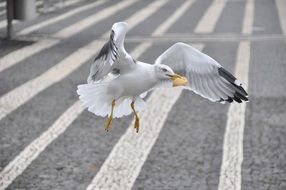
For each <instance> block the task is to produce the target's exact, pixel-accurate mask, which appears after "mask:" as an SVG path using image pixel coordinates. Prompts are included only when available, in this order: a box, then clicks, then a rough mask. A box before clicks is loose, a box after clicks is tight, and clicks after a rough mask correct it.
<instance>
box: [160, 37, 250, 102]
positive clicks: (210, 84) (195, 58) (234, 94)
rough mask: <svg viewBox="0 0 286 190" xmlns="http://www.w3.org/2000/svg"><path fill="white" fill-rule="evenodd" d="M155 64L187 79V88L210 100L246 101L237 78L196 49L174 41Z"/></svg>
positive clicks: (245, 94) (246, 95)
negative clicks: (166, 67) (163, 65)
mask: <svg viewBox="0 0 286 190" xmlns="http://www.w3.org/2000/svg"><path fill="white" fill-rule="evenodd" d="M155 64H165V65H168V66H169V67H171V68H172V69H173V70H174V72H175V73H178V74H181V75H184V76H186V77H187V78H188V81H189V86H188V89H190V90H192V91H194V92H195V93H196V94H199V95H201V96H202V97H204V98H207V99H209V100H211V101H213V102H221V103H224V102H225V101H227V102H233V100H235V101H236V102H239V103H241V102H242V100H244V101H248V98H247V97H248V94H247V93H246V91H245V90H244V89H243V87H242V85H241V83H240V82H239V80H237V79H236V78H235V77H234V76H233V75H232V74H231V73H229V72H228V71H227V70H225V69H224V68H223V67H222V66H221V65H220V64H219V63H218V62H217V61H215V60H214V59H212V58H211V57H209V56H208V55H206V54H204V53H202V52H200V51H198V50H197V49H195V48H193V47H191V46H189V45H187V44H184V43H181V42H179V43H176V44H174V45H173V46H171V47H170V48H169V49H168V50H166V51H165V52H164V53H163V54H162V55H160V56H159V57H158V58H157V60H156V62H155Z"/></svg>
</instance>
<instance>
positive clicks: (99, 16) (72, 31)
mask: <svg viewBox="0 0 286 190" xmlns="http://www.w3.org/2000/svg"><path fill="white" fill-rule="evenodd" d="M137 1H138V0H126V1H120V2H119V3H117V4H116V6H112V7H110V8H106V9H104V10H103V11H99V12H97V13H95V14H93V15H91V16H89V17H86V18H85V19H83V20H81V21H79V22H76V23H74V24H72V25H70V26H68V27H66V28H65V29H63V30H61V31H59V32H57V33H55V34H53V35H52V36H53V37H55V38H69V37H71V36H73V35H76V34H78V33H80V32H82V31H83V30H85V29H86V28H88V27H90V26H92V25H93V24H95V23H96V22H99V21H100V20H103V19H105V18H108V17H109V16H110V15H112V14H114V12H117V11H120V10H122V9H124V8H126V7H128V6H130V5H131V4H133V3H135V2H137Z"/></svg>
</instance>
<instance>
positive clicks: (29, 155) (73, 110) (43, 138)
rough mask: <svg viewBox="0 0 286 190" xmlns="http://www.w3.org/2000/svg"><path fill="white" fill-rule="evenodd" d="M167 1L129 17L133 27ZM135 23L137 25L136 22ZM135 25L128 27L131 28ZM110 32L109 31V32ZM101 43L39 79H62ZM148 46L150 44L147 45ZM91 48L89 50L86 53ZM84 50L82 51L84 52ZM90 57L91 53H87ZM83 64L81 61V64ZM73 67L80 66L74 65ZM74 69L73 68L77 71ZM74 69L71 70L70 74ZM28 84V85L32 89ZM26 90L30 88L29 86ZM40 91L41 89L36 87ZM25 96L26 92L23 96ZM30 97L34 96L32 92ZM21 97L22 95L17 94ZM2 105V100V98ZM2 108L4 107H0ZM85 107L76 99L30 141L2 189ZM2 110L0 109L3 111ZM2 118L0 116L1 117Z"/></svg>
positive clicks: (3, 177) (3, 176)
mask: <svg viewBox="0 0 286 190" xmlns="http://www.w3.org/2000/svg"><path fill="white" fill-rule="evenodd" d="M167 2H168V0H164V1H162V0H160V1H156V2H153V3H151V4H150V5H148V6H147V7H145V8H143V9H141V10H140V11H138V12H137V13H135V14H133V15H132V16H131V17H130V19H128V20H127V22H128V21H129V22H130V23H134V24H133V26H132V27H135V26H136V25H137V24H140V22H142V21H143V20H144V19H143V18H141V21H140V22H135V21H136V20H138V18H137V16H138V15H142V13H143V12H144V13H145V14H144V16H143V15H142V16H143V17H144V18H145V19H147V18H148V17H149V16H151V15H152V14H153V13H154V12H155V11H156V10H157V9H159V8H161V7H162V6H163V5H164V4H165V3H167ZM152 6H156V7H157V9H152V8H151V7H152ZM135 23H136V24H135ZM132 27H129V28H130V29H131V28H132ZM108 33H109V32H108ZM103 43H104V42H103V41H102V42H98V41H97V40H95V41H94V42H92V43H91V44H90V45H89V46H86V47H85V49H84V48H82V49H81V50H79V51H82V52H80V53H77V55H74V54H72V55H71V56H69V58H67V59H69V60H67V61H66V62H65V63H62V64H61V65H60V64H58V65H56V66H55V67H56V68H57V69H54V70H51V69H50V70H49V71H47V74H46V75H45V76H44V77H42V78H40V79H38V80H39V81H38V82H43V83H44V84H41V85H45V86H47V85H46V84H45V83H47V82H48V81H46V79H49V80H53V79H54V78H55V77H57V79H56V80H59V78H63V77H62V76H61V75H62V74H64V75H67V73H63V71H66V70H67V69H68V70H71V68H67V66H68V65H73V64H76V63H77V62H82V61H83V60H82V59H86V57H87V56H88V55H89V54H90V55H92V56H93V54H94V52H95V51H96V50H98V49H99V47H102V45H103ZM146 48H147V47H146ZM86 51H90V53H88V52H86ZM82 53H83V54H82ZM142 53H144V50H140V51H139V50H134V51H133V52H132V54H133V55H134V56H135V57H139V56H140V55H141V54H142ZM88 57H89V58H90V56H88ZM78 64H82V63H78ZM73 67H74V69H75V68H76V67H78V66H76V65H75V66H73ZM74 69H73V70H74ZM70 72H71V71H69V73H70ZM33 85H39V84H37V83H36V82H34V84H31V85H29V86H30V87H31V89H34V88H36V89H38V88H42V87H39V86H35V87H33ZM30 87H29V88H30ZM26 90H27V89H26ZM37 91H39V90H37ZM24 96H25V95H24ZM30 96H31V95H30ZM18 98H20V99H21V98H22V97H20V96H19V97H18ZM0 105H1V101H0ZM0 108H1V107H0ZM83 110H84V107H83V106H81V103H80V102H79V101H77V102H75V103H74V104H73V105H72V106H71V107H69V108H68V109H67V110H66V111H65V112H64V113H63V114H62V115H61V116H60V117H59V118H58V119H57V120H56V121H55V123H54V124H53V125H52V126H51V127H49V128H48V130H47V131H45V132H44V133H43V134H42V135H40V136H39V137H38V138H37V139H35V140H34V141H33V142H31V143H30V144H29V145H28V146H27V147H26V148H25V149H24V150H23V151H22V152H21V153H20V154H18V155H17V156H16V157H15V158H14V159H13V160H12V161H11V162H9V164H8V165H7V166H6V167H5V168H4V169H3V170H2V171H1V173H0V190H4V189H5V188H6V187H8V186H9V185H10V184H11V183H12V182H13V181H14V180H15V178H16V177H17V176H19V175H21V174H22V173H23V171H24V170H25V169H26V168H27V167H28V166H29V165H30V164H31V163H32V161H33V160H35V159H36V158H37V157H38V156H39V154H40V153H41V152H43V151H44V150H45V148H46V147H47V146H48V145H49V144H50V143H51V142H53V141H54V140H55V139H56V138H57V137H58V136H59V135H61V134H62V133H63V132H64V131H65V130H66V129H67V128H68V127H69V126H70V124H71V123H72V122H73V121H74V120H75V119H76V118H77V117H78V115H79V114H81V112H82V111H83ZM1 112H2V111H0V113H1ZM0 118H1V117H0Z"/></svg>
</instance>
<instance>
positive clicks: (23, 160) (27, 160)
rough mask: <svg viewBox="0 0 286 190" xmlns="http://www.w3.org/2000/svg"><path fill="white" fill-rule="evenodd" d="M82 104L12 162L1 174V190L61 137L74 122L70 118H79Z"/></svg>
mask: <svg viewBox="0 0 286 190" xmlns="http://www.w3.org/2000/svg"><path fill="white" fill-rule="evenodd" d="M83 109H84V108H83V107H82V106H81V104H80V102H79V101H77V102H76V103H75V104H73V105H72V106H71V107H70V108H69V109H67V110H66V111H65V112H64V113H63V114H62V115H61V116H60V117H59V118H58V119H57V120H56V121H55V122H54V123H53V125H52V126H51V127H50V128H49V129H48V130H47V131H45V132H44V133H42V135H41V136H39V137H38V138H37V139H35V140H34V141H33V142H32V143H30V144H29V145H28V146H27V147H26V148H25V149H24V150H23V151H22V152H21V153H20V154H18V155H17V156H16V157H15V158H14V160H13V161H11V162H10V163H9V164H8V165H7V166H6V167H5V168H4V169H3V170H2V171H1V173H0V190H4V189H5V188H7V187H8V186H9V185H10V184H11V183H12V182H13V180H14V179H15V178H16V177H17V176H19V175H20V174H21V173H22V172H23V171H24V170H25V169H26V168H27V167H28V166H29V165H30V164H31V162H32V161H33V160H35V159H36V158H37V157H38V156H39V155H40V153H41V152H42V151H44V150H45V148H46V147H47V146H48V145H49V144H50V143H51V142H53V140H55V139H56V138H57V137H58V136H59V135H61V134H62V133H63V132H64V131H65V130H66V129H67V128H68V126H69V125H70V124H71V123H72V122H73V120H71V119H70V118H76V117H78V116H79V115H80V114H81V112H82V111H83Z"/></svg>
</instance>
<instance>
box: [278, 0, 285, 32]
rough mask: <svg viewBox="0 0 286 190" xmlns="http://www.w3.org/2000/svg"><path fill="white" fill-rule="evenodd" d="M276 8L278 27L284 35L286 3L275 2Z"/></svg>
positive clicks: (283, 0)
mask: <svg viewBox="0 0 286 190" xmlns="http://www.w3.org/2000/svg"><path fill="white" fill-rule="evenodd" d="M276 7H277V10H278V15H279V21H280V26H281V28H282V30H283V33H284V34H286V1H285V0H276Z"/></svg>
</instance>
